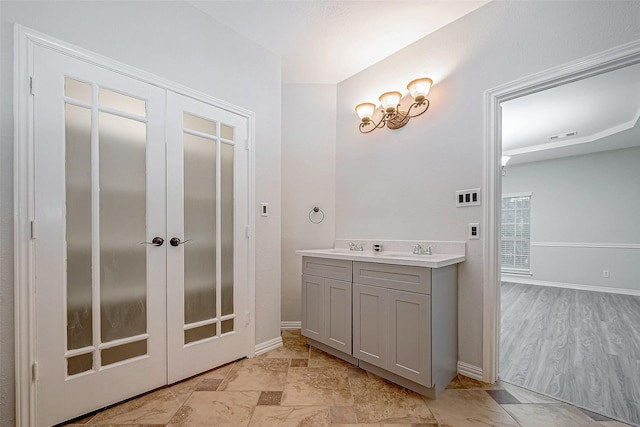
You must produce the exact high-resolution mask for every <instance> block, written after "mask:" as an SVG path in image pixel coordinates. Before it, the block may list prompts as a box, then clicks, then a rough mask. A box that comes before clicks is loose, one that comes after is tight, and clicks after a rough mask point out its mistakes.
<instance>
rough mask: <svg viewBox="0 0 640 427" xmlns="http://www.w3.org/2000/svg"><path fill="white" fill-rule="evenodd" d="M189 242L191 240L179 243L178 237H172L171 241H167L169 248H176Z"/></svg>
mask: <svg viewBox="0 0 640 427" xmlns="http://www.w3.org/2000/svg"><path fill="white" fill-rule="evenodd" d="M190 241H191V239H187V240H185V241H184V242H181V241H180V239H179V238H178V237H172V238H171V240H169V243H170V244H171V246H178V245H184V244H185V243H187V242H190Z"/></svg>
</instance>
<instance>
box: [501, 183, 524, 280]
mask: <svg viewBox="0 0 640 427" xmlns="http://www.w3.org/2000/svg"><path fill="white" fill-rule="evenodd" d="M530 251H531V194H529V193H527V194H505V195H503V196H502V235H501V243H500V261H501V265H502V269H503V271H513V272H521V273H528V272H529V271H530Z"/></svg>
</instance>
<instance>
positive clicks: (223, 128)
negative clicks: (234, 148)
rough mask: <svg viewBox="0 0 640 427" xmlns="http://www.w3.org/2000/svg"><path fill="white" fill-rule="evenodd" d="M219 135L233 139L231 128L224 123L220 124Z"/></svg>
mask: <svg viewBox="0 0 640 427" xmlns="http://www.w3.org/2000/svg"><path fill="white" fill-rule="evenodd" d="M220 136H221V137H223V138H224V139H228V140H230V141H233V128H232V127H231V126H227V125H225V124H220Z"/></svg>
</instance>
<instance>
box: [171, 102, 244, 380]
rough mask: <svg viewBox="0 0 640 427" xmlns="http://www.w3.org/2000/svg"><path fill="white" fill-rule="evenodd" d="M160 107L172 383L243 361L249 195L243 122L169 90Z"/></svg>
mask: <svg viewBox="0 0 640 427" xmlns="http://www.w3.org/2000/svg"><path fill="white" fill-rule="evenodd" d="M167 107H168V108H167V116H168V121H167V123H168V126H167V173H168V182H169V184H168V193H167V196H168V199H169V200H170V203H169V209H168V212H167V232H168V238H169V239H172V238H176V237H177V238H178V239H180V241H181V244H179V245H178V246H171V244H170V245H169V246H168V247H167V251H168V252H167V262H168V269H167V272H168V273H167V274H168V284H169V287H168V289H167V292H168V299H169V301H172V302H173V303H174V304H175V307H174V309H173V310H170V311H169V313H168V314H167V324H168V328H169V329H168V340H169V382H170V383H171V382H174V381H178V380H181V379H183V378H186V377H189V376H191V375H194V374H196V373H198V372H202V371H203V370H206V369H210V368H211V366H218V365H221V364H224V363H227V362H230V361H232V360H236V359H238V358H240V357H242V356H244V355H246V348H247V337H248V328H247V324H248V319H247V318H246V315H247V306H246V301H247V297H246V291H247V281H248V277H247V264H246V260H247V253H248V239H247V236H246V235H245V227H246V225H247V224H248V210H247V206H248V198H249V195H248V192H247V189H248V186H247V183H248V180H247V176H248V169H247V166H248V151H247V150H246V139H247V123H246V119H244V118H243V117H240V116H238V115H236V114H233V113H231V112H228V111H225V110H223V109H221V108H218V107H214V106H212V105H209V104H205V103H203V102H200V101H197V100H195V99H193V98H189V97H186V96H183V95H179V94H176V93H173V92H169V94H168V103H167ZM182 242H184V243H182Z"/></svg>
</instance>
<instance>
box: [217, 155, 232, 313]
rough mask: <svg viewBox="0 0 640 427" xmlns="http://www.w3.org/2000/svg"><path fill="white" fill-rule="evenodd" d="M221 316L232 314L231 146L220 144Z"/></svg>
mask: <svg viewBox="0 0 640 427" xmlns="http://www.w3.org/2000/svg"><path fill="white" fill-rule="evenodd" d="M220 240H221V244H222V247H221V249H220V255H221V256H220V258H221V262H220V264H221V265H220V270H221V271H220V272H221V278H222V301H221V302H222V315H223V316H224V315H227V314H232V313H233V145H229V144H220Z"/></svg>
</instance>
